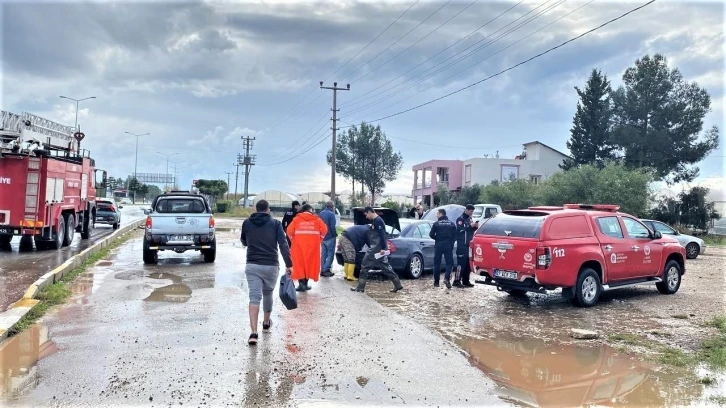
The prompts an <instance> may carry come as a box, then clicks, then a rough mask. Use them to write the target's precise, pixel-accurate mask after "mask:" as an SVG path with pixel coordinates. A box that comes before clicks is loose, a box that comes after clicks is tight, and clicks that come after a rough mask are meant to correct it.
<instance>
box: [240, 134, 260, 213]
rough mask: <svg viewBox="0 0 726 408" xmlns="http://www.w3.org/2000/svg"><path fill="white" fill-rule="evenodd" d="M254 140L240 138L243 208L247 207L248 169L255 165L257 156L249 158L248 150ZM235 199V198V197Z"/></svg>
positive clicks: (247, 137)
mask: <svg viewBox="0 0 726 408" xmlns="http://www.w3.org/2000/svg"><path fill="white" fill-rule="evenodd" d="M254 140H255V138H254V137H249V136H242V146H244V148H245V155H244V157H243V158H242V164H243V165H244V166H245V173H244V176H245V198H244V201H243V203H244V204H243V205H242V206H243V207H247V195H248V194H249V186H250V169H251V168H252V166H254V165H255V161H256V160H257V156H250V149H251V148H252V144H253V143H252V142H253V141H254ZM235 199H236V197H235Z"/></svg>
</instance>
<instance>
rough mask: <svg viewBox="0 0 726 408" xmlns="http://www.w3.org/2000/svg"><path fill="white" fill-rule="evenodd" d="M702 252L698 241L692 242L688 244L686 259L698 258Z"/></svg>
mask: <svg viewBox="0 0 726 408" xmlns="http://www.w3.org/2000/svg"><path fill="white" fill-rule="evenodd" d="M700 253H701V247H700V246H698V244H697V243H695V242H691V243H690V244H688V245H686V259H696V258H698V255H699V254H700Z"/></svg>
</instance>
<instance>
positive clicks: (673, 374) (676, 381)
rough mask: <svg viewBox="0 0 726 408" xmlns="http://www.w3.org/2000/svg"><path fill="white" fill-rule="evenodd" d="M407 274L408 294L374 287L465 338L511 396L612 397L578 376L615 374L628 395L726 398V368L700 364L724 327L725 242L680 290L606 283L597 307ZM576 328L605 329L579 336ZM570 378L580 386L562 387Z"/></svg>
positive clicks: (695, 265)
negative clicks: (608, 287)
mask: <svg viewBox="0 0 726 408" xmlns="http://www.w3.org/2000/svg"><path fill="white" fill-rule="evenodd" d="M404 283H405V284H406V285H407V289H406V296H391V295H390V294H389V293H387V292H386V291H385V290H384V289H385V288H386V287H385V285H376V286H375V289H373V288H372V289H373V290H371V291H369V293H370V296H372V297H373V298H375V299H376V300H377V301H379V302H380V303H382V304H384V305H386V306H388V307H390V308H392V309H394V310H397V311H398V312H399V313H401V314H404V315H406V316H408V317H410V318H412V319H414V320H416V321H418V322H420V323H423V324H425V325H427V326H428V327H430V328H431V329H433V330H435V331H437V332H439V333H440V334H441V335H442V336H444V337H445V338H447V339H448V340H449V341H451V342H453V343H455V344H457V345H458V346H459V347H460V349H461V350H462V352H463V353H465V354H466V355H468V356H469V359H470V362H471V364H473V365H475V366H477V367H479V368H480V369H481V370H482V371H484V372H485V373H486V374H487V375H488V376H490V378H492V379H494V380H495V381H498V382H499V383H500V385H501V386H502V389H503V390H506V392H505V394H506V395H505V396H504V397H505V398H513V399H515V400H517V401H519V402H523V403H526V404H534V405H542V404H543V401H545V400H548V401H555V402H556V403H557V404H565V405H567V404H572V403H574V404H576V405H581V404H584V403H597V402H598V401H605V400H604V399H598V398H595V395H590V394H588V393H587V392H585V391H582V392H581V393H577V392H575V391H573V390H574V389H577V387H576V386H575V385H576V384H580V385H582V384H585V383H586V384H589V385H588V387H590V388H593V389H597V388H600V387H605V385H604V384H605V382H607V381H606V380H607V379H610V380H612V381H616V382H617V383H618V384H620V385H618V386H617V387H616V386H615V385H613V387H614V388H612V390H610V391H607V392H606V391H603V393H604V394H608V398H610V399H616V400H618V401H619V402H621V403H623V404H625V405H628V404H632V405H643V404H646V405H654V404H656V405H657V404H661V403H662V404H676V405H691V404H697V403H702V402H705V403H707V404H713V403H715V402H716V403H723V402H724V401H726V400H725V399H724V396H725V395H724V394H725V393H726V375H724V373H723V372H721V373H719V372H718V371H713V370H706V369H705V368H704V367H703V366H702V365H699V364H698V362H699V360H703V359H704V358H703V357H702V355H701V351H702V346H703V344H704V341H707V340H708V339H713V338H718V336H719V331H718V330H717V329H716V328H715V327H712V326H710V325H709V323H711V322H713V321H714V319H716V318H718V317H719V316H724V313H726V312H725V310H726V302H725V300H724V293H726V291H725V290H724V289H726V287H725V286H726V250H725V249H723V248H709V251H708V253H707V254H705V255H702V256H699V257H698V259H695V260H690V261H687V266H686V274H685V275H684V279H683V283H682V286H681V288H680V291H679V292H678V293H677V294H676V295H673V296H666V295H661V294H660V293H658V291H657V290H656V288H655V287H654V286H635V287H631V288H627V289H622V290H618V291H612V292H607V293H605V294H604V295H603V297H602V298H601V301H600V303H599V304H598V305H597V306H596V307H593V308H590V309H580V308H576V307H574V306H572V305H571V303H569V302H568V301H566V300H564V299H563V298H562V297H561V296H560V294H559V293H558V292H554V293H552V294H548V295H539V294H529V295H528V296H527V297H520V298H518V297H512V296H509V295H507V294H506V293H503V292H498V291H497V290H496V289H495V288H492V287H489V286H484V285H477V286H476V287H475V288H472V289H456V288H454V289H452V290H450V291H449V290H446V289H435V288H433V287H432V283H431V275H430V274H428V275H425V276H424V277H423V278H422V279H420V280H418V281H407V282H404ZM571 329H585V330H592V331H596V332H598V334H599V337H598V338H597V339H593V340H576V339H574V338H572V336H571ZM598 372H599V374H598V376H594V377H593V375H594V374H593V373H598ZM638 373H640V374H638ZM636 374H637V375H636ZM634 376H635V377H634ZM608 381H609V380H608ZM625 383H628V384H630V386H629V387H625V385H623V384H625ZM566 384H569V385H570V386H572V387H574V388H568V389H570V391H568V392H564V391H563V389H564V388H558V387H560V386H562V387H564V386H565V385H566ZM555 391H557V392H559V394H557V392H555ZM573 392H574V393H575V394H576V395H574V396H573V395H570V394H572V393H573ZM553 393H554V394H553ZM568 393H569V394H568ZM555 394H557V395H559V396H558V397H554V396H553V395H555ZM596 394H597V393H596ZM547 395H548V396H549V397H547ZM567 395H570V397H573V398H574V399H575V400H578V401H579V402H574V400H570V399H568V398H569V397H567ZM547 398H554V399H547Z"/></svg>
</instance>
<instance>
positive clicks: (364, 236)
mask: <svg viewBox="0 0 726 408" xmlns="http://www.w3.org/2000/svg"><path fill="white" fill-rule="evenodd" d="M370 229H371V227H370V225H354V226H352V227H348V229H346V230H345V231H343V233H342V234H341V235H340V239H339V240H338V241H339V243H340V251H341V252H342V253H343V272H344V273H345V280H348V281H357V280H358V279H356V277H355V264H356V257H357V255H358V252H359V251H360V250H361V249H363V245H365V244H366V242H368V231H369V230H370Z"/></svg>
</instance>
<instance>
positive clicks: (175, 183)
mask: <svg viewBox="0 0 726 408" xmlns="http://www.w3.org/2000/svg"><path fill="white" fill-rule="evenodd" d="M172 163H173V164H174V187H177V188H178V187H179V182H178V180H177V168H176V165H177V164H182V163H185V162H184V161H178V162H172Z"/></svg>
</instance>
